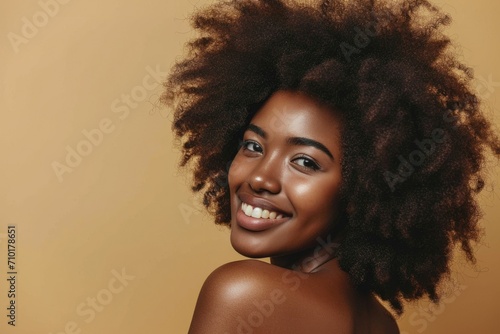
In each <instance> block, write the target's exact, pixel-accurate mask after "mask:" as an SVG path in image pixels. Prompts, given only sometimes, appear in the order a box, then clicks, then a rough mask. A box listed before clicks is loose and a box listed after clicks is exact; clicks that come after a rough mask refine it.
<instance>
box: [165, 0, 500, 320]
mask: <svg viewBox="0 0 500 334" xmlns="http://www.w3.org/2000/svg"><path fill="white" fill-rule="evenodd" d="M450 22H451V20H450V17H449V16H448V15H446V14H444V13H442V12H441V11H440V10H439V9H438V8H436V7H434V6H433V5H431V4H430V3H429V2H428V1H425V0H410V1H400V2H399V3H396V2H392V1H382V0H381V1H377V0H356V1H353V0H351V1H345V0H334V1H326V0H324V1H317V2H315V3H313V4H311V3H309V4H304V3H299V2H293V1H287V0H228V1H222V2H218V3H215V4H213V5H211V6H208V7H206V8H204V9H202V10H200V11H198V12H196V13H195V14H194V15H193V17H192V25H193V27H194V28H195V29H196V30H197V31H198V32H199V35H198V36H197V37H196V38H194V39H193V40H191V41H190V42H189V43H188V44H187V47H188V53H187V55H186V56H185V57H184V58H183V59H182V60H179V61H178V62H177V63H176V64H175V65H174V66H173V68H172V71H171V73H170V75H169V77H168V79H167V80H166V82H165V83H164V87H165V90H164V92H163V95H162V97H161V100H162V102H163V103H165V104H166V105H167V106H168V107H171V108H173V109H174V111H175V113H174V123H173V131H174V133H175V135H176V136H177V137H178V138H180V139H181V141H182V153H183V155H182V159H181V162H180V165H181V166H186V165H189V166H192V171H193V186H192V189H193V191H195V192H201V193H202V194H203V203H204V205H205V206H206V208H207V209H208V211H209V212H211V213H212V214H213V215H214V217H215V222H216V223H218V224H225V225H229V221H230V212H231V211H230V201H229V189H228V186H227V168H228V164H230V162H231V160H232V159H233V157H234V156H235V154H236V152H237V151H238V149H239V144H240V143H239V141H240V140H241V135H242V133H243V131H244V130H245V129H246V127H247V125H248V124H249V121H250V119H251V118H252V116H253V115H254V114H255V113H256V111H258V110H259V108H260V106H262V105H263V103H265V101H266V100H267V99H268V98H269V97H270V95H271V94H272V93H274V92H276V91H278V90H291V91H300V92H303V93H306V94H308V95H309V96H311V97H314V98H316V99H318V100H321V101H323V102H325V103H328V104H330V105H332V106H335V108H336V109H338V110H340V111H341V112H342V114H343V115H344V116H345V117H344V119H345V126H344V133H343V134H342V137H343V139H342V147H343V151H344V159H343V161H342V177H343V181H342V194H343V195H342V198H343V203H345V205H346V206H348V207H349V208H350V210H349V216H348V219H347V221H346V222H345V226H343V233H344V234H345V238H344V239H343V242H342V244H341V246H340V248H339V251H338V259H339V263H340V266H341V268H342V269H343V270H344V271H346V272H347V273H348V274H349V275H350V277H351V278H352V280H353V282H354V283H355V284H356V285H357V286H358V287H359V288H361V289H364V290H367V291H371V292H373V293H375V294H376V295H378V296H379V297H380V298H382V299H383V300H386V301H388V302H389V303H390V305H391V307H392V308H393V310H394V311H396V312H397V313H398V314H401V313H402V311H403V304H402V302H403V300H408V301H410V300H415V299H419V298H421V297H424V296H427V297H429V298H430V299H431V300H433V301H434V302H437V301H438V300H439V291H438V286H439V283H440V282H441V281H442V279H443V278H444V277H446V276H447V275H449V273H450V260H451V255H452V252H453V249H454V246H455V245H459V246H461V249H462V250H463V252H464V253H465V255H466V257H467V259H468V260H469V261H471V262H472V263H474V261H475V258H474V254H473V245H474V243H476V242H477V241H479V238H480V236H481V233H482V229H481V227H480V226H479V224H478V221H479V220H480V218H481V211H480V209H479V207H478V203H477V199H476V195H477V194H478V193H479V192H480V191H481V190H482V188H483V187H484V167H485V163H486V154H487V152H486V151H487V149H491V151H492V152H493V154H494V155H495V156H496V157H497V158H498V157H499V156H500V141H499V139H498V137H497V136H496V134H495V132H494V130H493V125H492V123H491V122H490V121H489V120H488V119H487V118H486V117H485V115H484V114H483V113H482V112H481V109H480V101H479V98H478V96H476V93H475V92H474V90H473V89H472V80H473V74H472V71H471V69H470V68H468V67H466V66H465V65H463V64H462V63H461V62H460V61H458V60H457V57H456V56H455V54H454V52H453V48H452V47H451V46H452V43H451V41H450V39H449V38H448V37H447V36H446V35H445V34H444V33H443V32H442V28H443V26H446V25H448V24H449V23H450Z"/></svg>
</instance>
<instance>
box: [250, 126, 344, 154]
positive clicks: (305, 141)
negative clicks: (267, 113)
mask: <svg viewBox="0 0 500 334" xmlns="http://www.w3.org/2000/svg"><path fill="white" fill-rule="evenodd" d="M247 130H249V131H252V132H255V133H256V134H257V135H259V136H260V137H262V138H264V139H267V133H266V131H264V130H263V129H262V128H261V127H259V126H257V125H255V124H252V123H250V124H249V125H248V128H247ZM286 142H287V144H289V145H299V146H312V147H315V148H317V149H318V150H320V151H323V152H324V153H325V154H326V155H328V156H329V157H330V158H332V159H334V157H333V154H332V153H331V152H330V151H329V150H328V149H327V148H326V146H325V145H323V144H321V143H320V142H318V141H316V140H314V139H310V138H305V137H290V138H287V140H286ZM334 160H335V159H334Z"/></svg>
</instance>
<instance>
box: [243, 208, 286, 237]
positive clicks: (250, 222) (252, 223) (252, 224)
mask: <svg viewBox="0 0 500 334" xmlns="http://www.w3.org/2000/svg"><path fill="white" fill-rule="evenodd" d="M242 206H243V207H246V208H247V210H248V206H245V205H244V203H243V205H240V207H239V208H238V211H237V212H236V222H237V224H238V225H239V226H240V227H243V228H244V229H246V230H249V231H253V232H259V231H264V230H267V229H269V228H271V227H274V226H276V225H279V224H281V223H284V222H285V221H287V220H288V219H290V217H283V215H280V216H281V217H280V216H277V217H280V218H274V219H272V218H256V217H251V216H248V215H246V214H245V212H244V211H243V209H242ZM266 211H267V210H266ZM254 212H255V210H252V213H254ZM254 216H255V214H254Z"/></svg>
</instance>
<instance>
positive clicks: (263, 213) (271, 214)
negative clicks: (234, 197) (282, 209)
mask: <svg viewBox="0 0 500 334" xmlns="http://www.w3.org/2000/svg"><path fill="white" fill-rule="evenodd" d="M241 211H243V212H244V213H245V215H246V216H248V217H253V218H262V219H280V218H283V215H282V214H278V213H277V212H276V211H269V210H266V209H262V208H259V207H258V206H255V207H253V206H251V205H250V204H247V203H244V202H242V203H241Z"/></svg>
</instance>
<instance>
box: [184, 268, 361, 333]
mask: <svg viewBox="0 0 500 334" xmlns="http://www.w3.org/2000/svg"><path fill="white" fill-rule="evenodd" d="M315 283H318V282H315V278H313V277H312V276H311V275H308V274H304V273H301V272H298V271H293V270H288V269H284V268H280V267H278V266H274V265H271V264H268V263H265V262H261V261H256V260H242V261H236V262H231V263H228V264H225V265H223V266H221V267H219V268H217V269H216V270H214V271H213V272H212V273H211V274H210V276H209V277H208V278H207V279H206V281H205V283H204V285H203V287H202V289H201V292H200V295H199V297H198V302H197V304H196V308H195V312H194V315H193V320H192V323H191V327H190V331H189V333H190V334H199V333H250V332H251V333H254V334H258V333H276V334H278V333H303V332H314V333H331V332H332V331H337V332H338V333H350V332H351V331H350V330H349V329H350V328H352V326H353V323H352V321H350V320H352V319H351V318H350V317H349V316H348V314H346V310H347V308H346V307H343V305H342V303H337V304H336V303H335V300H332V299H335V298H332V296H330V295H329V294H325V293H322V290H324V289H317V288H312V287H313V286H317V284H315ZM320 286H321V285H320ZM332 310H333V312H332ZM325 319H328V320H325Z"/></svg>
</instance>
